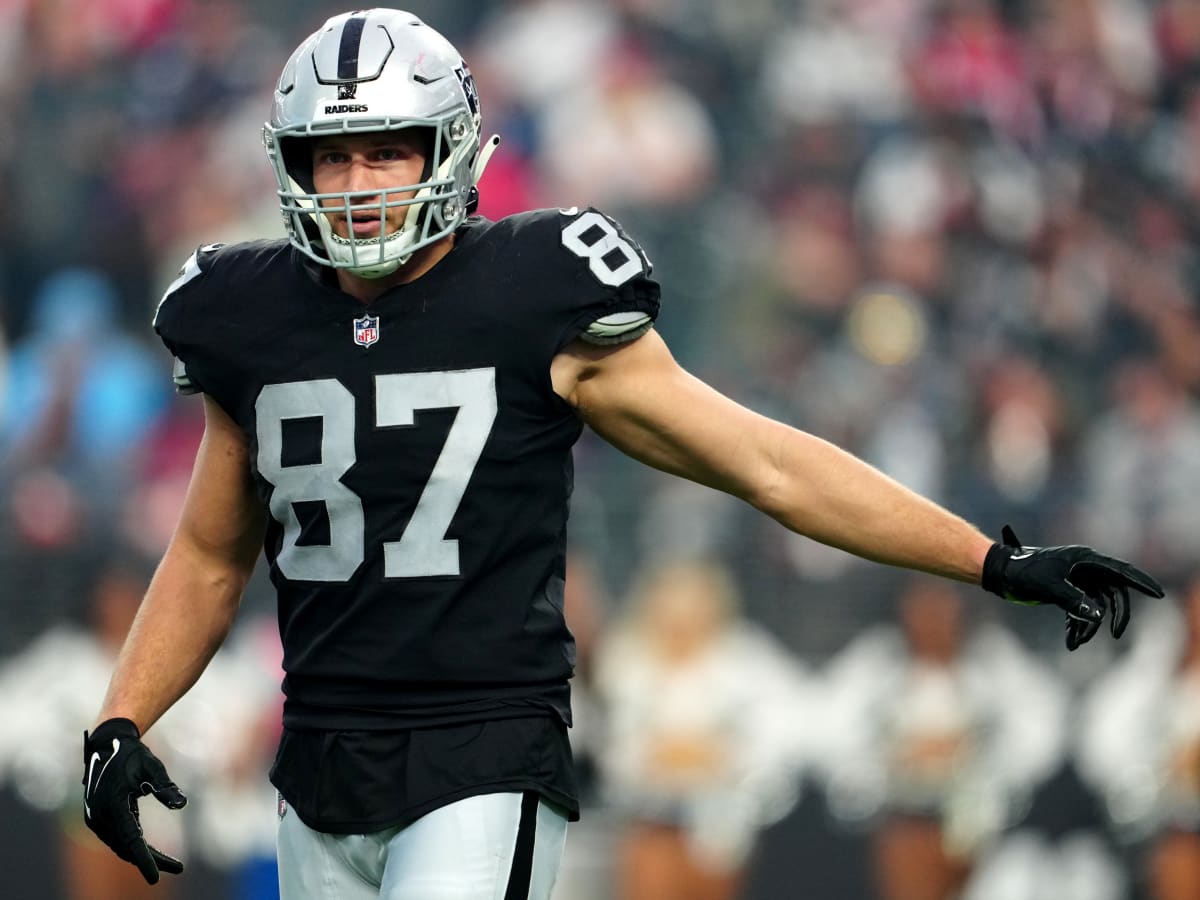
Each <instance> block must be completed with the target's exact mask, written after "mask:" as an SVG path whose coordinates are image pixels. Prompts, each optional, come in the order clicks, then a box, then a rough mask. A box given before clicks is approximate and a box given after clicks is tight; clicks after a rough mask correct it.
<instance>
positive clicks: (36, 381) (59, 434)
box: [0, 268, 169, 491]
mask: <svg viewBox="0 0 1200 900" xmlns="http://www.w3.org/2000/svg"><path fill="white" fill-rule="evenodd" d="M116 313H117V299H116V294H115V292H114V290H113V286H112V284H111V283H110V282H109V281H108V280H107V279H106V278H105V277H104V276H103V275H102V274H101V273H99V272H96V271H92V270H88V269H75V268H71V269H64V270H60V271H59V272H56V273H55V274H54V275H52V276H51V277H50V278H48V279H47V280H46V282H45V283H44V284H43V285H42V287H41V289H40V290H39V291H38V293H37V295H36V296H35V297H34V299H33V306H32V313H31V328H30V332H29V333H28V334H27V335H26V336H24V337H23V338H21V339H20V340H19V341H17V342H16V343H15V344H14V345H13V348H12V353H11V356H10V358H9V366H8V377H7V399H6V401H5V403H4V407H3V419H2V420H0V454H2V460H3V464H4V466H5V467H6V468H7V469H8V470H9V471H10V472H12V471H22V470H23V471H30V470H33V469H42V468H46V469H51V470H53V471H57V472H59V473H60V474H62V475H64V476H65V477H67V478H68V480H69V481H71V482H72V485H73V486H74V487H76V488H79V487H82V486H84V485H85V484H86V485H88V486H89V487H90V489H91V490H93V491H95V490H96V489H97V488H98V487H99V484H100V483H98V482H97V481H96V479H97V476H103V478H104V481H103V482H102V483H103V484H104V485H105V486H106V487H107V488H108V489H109V490H112V491H120V490H121V489H122V487H123V480H122V475H124V474H127V473H125V472H124V471H123V466H124V464H125V462H126V460H127V459H128V455H129V453H130V451H131V450H132V449H133V448H134V447H136V446H137V444H138V443H139V442H140V441H141V440H142V438H143V437H144V436H145V435H146V433H147V432H148V431H149V429H150V427H151V426H152V425H153V423H154V421H155V418H156V417H157V416H158V415H159V414H160V413H161V412H162V410H163V408H164V406H165V404H166V401H167V397H168V396H169V394H168V385H167V384H166V383H165V382H164V379H163V373H162V363H161V360H160V359H159V357H158V356H156V355H155V354H153V353H152V352H151V351H150V350H149V349H147V348H146V346H145V345H144V344H142V343H141V342H140V341H137V340H134V339H133V338H131V337H129V336H127V335H126V334H124V333H123V332H122V329H121V327H120V325H119V323H118V321H117V319H116Z"/></svg>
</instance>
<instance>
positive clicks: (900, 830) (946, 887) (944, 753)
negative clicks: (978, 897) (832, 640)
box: [817, 578, 1067, 900]
mask: <svg viewBox="0 0 1200 900" xmlns="http://www.w3.org/2000/svg"><path fill="white" fill-rule="evenodd" d="M965 615H966V613H965V610H964V607H963V600H962V597H961V596H960V595H959V593H958V591H957V590H956V589H955V588H954V587H953V586H951V585H947V584H943V583H941V582H937V583H935V582H933V581H932V580H928V579H925V578H918V579H915V580H913V581H912V582H911V583H910V585H909V587H908V588H907V589H906V590H905V592H904V594H903V595H902V596H901V598H900V607H899V622H898V624H897V625H895V626H892V625H879V626H876V627H874V628H871V629H868V630H867V631H866V632H865V633H864V634H862V635H861V636H860V637H858V638H856V639H855V640H854V641H853V642H852V643H851V644H850V645H849V646H847V647H846V648H845V650H843V651H842V652H841V653H840V654H838V655H837V656H836V657H835V658H834V659H833V660H832V661H831V662H830V664H829V665H828V667H827V669H826V671H825V678H824V681H823V690H822V698H823V699H822V707H823V710H824V714H823V716H822V717H821V720H820V722H821V725H822V727H821V728H820V730H819V734H820V753H819V756H818V759H817V766H818V769H819V771H820V772H821V774H822V781H823V783H824V785H825V792H826V796H827V799H828V802H829V804H830V807H831V809H832V811H833V812H834V814H835V815H836V816H837V817H838V818H840V819H842V820H843V821H845V822H854V821H856V820H857V821H868V820H869V821H872V822H874V823H875V825H874V829H875V833H874V848H873V865H874V872H875V881H876V884H877V888H878V891H879V896H880V898H881V900H951V898H955V897H957V896H958V895H959V892H961V891H962V889H963V888H964V886H965V885H966V884H967V882H968V880H969V878H970V876H971V874H972V871H973V869H974V867H975V864H976V861H977V860H978V858H979V857H980V856H981V854H983V853H984V851H986V850H987V849H988V847H989V845H990V844H991V843H992V842H993V841H994V840H995V839H996V837H997V836H998V835H999V834H1000V833H1001V832H1002V831H1003V830H1004V829H1005V828H1007V827H1009V826H1010V825H1012V824H1013V823H1014V822H1017V821H1019V820H1020V818H1021V816H1022V815H1023V813H1024V811H1025V810H1026V809H1027V808H1028V803H1029V800H1030V797H1031V795H1032V792H1033V791H1034V789H1035V788H1036V787H1037V786H1038V783H1039V781H1040V780H1042V779H1044V778H1045V777H1047V776H1048V775H1049V774H1050V773H1051V772H1053V770H1054V768H1055V766H1056V764H1057V763H1058V762H1059V760H1060V758H1061V756H1062V743H1063V741H1064V739H1065V730H1064V725H1065V723H1064V721H1063V716H1064V713H1065V710H1066V699H1067V697H1066V692H1065V688H1064V686H1063V685H1061V684H1060V683H1059V682H1058V681H1057V680H1056V679H1055V677H1054V676H1053V674H1052V672H1051V671H1050V670H1049V669H1048V668H1047V667H1046V666H1044V665H1042V664H1040V663H1038V662H1037V660H1036V659H1034V658H1033V657H1032V656H1031V655H1030V654H1029V653H1028V652H1026V651H1025V650H1024V649H1023V648H1022V647H1021V645H1020V644H1019V643H1018V642H1017V641H1016V640H1015V639H1014V638H1013V637H1011V636H1010V635H1009V634H1008V633H1006V632H1005V631H1004V630H1002V629H1001V628H999V627H998V626H996V625H992V624H986V625H976V626H974V627H971V624H970V622H969V620H967V619H966V618H965Z"/></svg>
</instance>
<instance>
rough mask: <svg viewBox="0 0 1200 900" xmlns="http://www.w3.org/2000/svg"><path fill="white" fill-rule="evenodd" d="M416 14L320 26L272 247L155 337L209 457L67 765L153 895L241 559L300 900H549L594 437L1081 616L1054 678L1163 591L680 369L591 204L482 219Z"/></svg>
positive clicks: (870, 544) (567, 805) (179, 297)
mask: <svg viewBox="0 0 1200 900" xmlns="http://www.w3.org/2000/svg"><path fill="white" fill-rule="evenodd" d="M480 127H481V116H480V105H479V97H478V94H477V92H476V89H475V84H474V81H473V79H472V77H471V73H470V71H469V69H468V68H467V65H466V63H465V62H464V61H463V59H462V57H461V56H460V55H459V53H458V52H457V51H456V50H455V49H454V48H453V47H452V46H451V45H450V44H449V43H448V42H447V41H446V40H445V39H444V38H443V37H442V36H441V35H439V34H438V33H437V32H435V31H434V30H433V29H431V28H430V27H429V26H427V25H425V24H424V23H422V22H421V21H420V20H419V19H417V18H416V17H415V16H413V15H410V14H409V13H405V12H401V11H399V10H392V9H373V10H367V11H356V12H353V13H346V14H343V15H339V16H335V17H333V18H331V19H329V21H327V22H326V23H325V24H324V25H322V26H321V28H320V29H319V30H317V31H316V32H315V33H314V34H313V35H311V36H310V37H309V38H307V39H306V40H305V41H304V42H303V43H302V44H301V45H300V47H299V48H298V49H297V50H296V51H295V52H294V53H293V54H292V56H291V58H290V59H289V60H288V62H287V64H286V66H285V67H284V70H283V73H282V76H281V77H280V79H279V83H278V85H277V87H276V89H275V96H274V106H273V109H272V112H271V117H270V121H269V123H268V124H267V125H266V127H265V129H264V132H263V138H264V142H265V144H266V151H267V156H268V157H269V159H270V162H271V164H272V166H273V167H274V170H275V175H276V178H277V180H278V195H279V203H280V209H281V211H282V213H283V221H284V224H285V226H286V230H287V235H288V237H287V239H286V240H282V239H281V240H264V241H260V242H255V243H247V244H239V245H235V246H220V245H208V246H204V247H201V248H200V249H198V250H197V251H196V252H195V253H194V254H193V255H192V256H191V258H189V259H188V260H187V262H186V263H185V264H184V266H183V269H182V271H181V272H180V274H179V277H178V278H177V279H176V280H175V281H174V283H173V284H171V285H170V286H169V287H168V289H167V291H166V294H165V296H164V297H163V299H162V301H161V303H160V304H159V308H158V311H157V314H156V317H155V322H154V327H155V330H156V331H157V332H158V334H159V335H160V336H161V338H162V339H163V341H164V342H165V343H166V345H167V347H168V348H169V349H170V351H171V352H172V354H173V355H174V357H175V359H176V365H175V376H174V377H175V382H176V384H177V385H178V387H179V389H180V390H182V391H184V392H199V393H202V394H203V397H204V401H203V402H204V408H205V414H206V429H205V434H204V439H203V441H202V443H201V445H200V448H199V451H198V455H197V459H196V463H195V470H194V474H193V477H192V483H191V488H190V490H189V492H188V495H187V499H186V502H185V504H184V508H183V510H182V513H181V518H180V521H179V524H178V528H177V531H176V533H175V535H174V538H173V540H172V541H171V544H170V546H169V548H168V549H167V551H166V553H165V555H164V557H163V559H162V561H161V564H160V566H159V568H158V571H157V574H156V575H155V577H154V580H153V583H152V585H151V586H150V588H149V591H148V593H147V596H146V598H145V600H144V602H143V604H142V606H141V609H140V612H139V613H138V616H137V620H136V622H135V624H134V626H133V628H132V630H131V632H130V635H129V637H128V640H127V642H126V644H125V646H124V649H123V651H122V653H121V656H120V658H119V660H118V662H117V665H116V669H115V672H114V674H113V678H112V681H111V684H110V686H109V689H108V693H107V696H106V698H105V701H104V704H103V707H102V709H101V711H100V715H99V718H98V724H97V725H96V726H95V728H93V729H92V730H91V732H90V733H88V734H86V735H85V740H84V764H85V765H84V786H85V803H84V813H85V818H86V821H87V823H88V825H89V826H90V827H91V828H92V830H93V831H95V832H96V834H97V835H99V836H100V837H101V839H103V840H104V841H105V842H106V843H107V844H108V845H109V846H110V847H111V848H112V849H113V850H114V851H115V852H116V853H117V854H118V855H120V856H121V857H122V858H124V859H126V860H128V861H130V862H132V863H134V864H135V865H137V866H138V867H139V868H140V870H141V871H142V873H143V875H144V876H145V877H146V879H147V880H148V881H151V882H154V881H156V880H157V879H158V878H159V873H160V872H169V873H178V872H180V871H181V870H182V868H183V867H182V864H181V862H180V861H179V860H177V859H174V858H172V857H170V856H167V855H166V854H164V853H161V852H160V851H158V850H156V849H155V848H154V847H152V846H150V845H149V844H148V843H147V842H146V840H145V837H144V836H143V834H142V831H141V827H140V825H139V822H138V815H137V810H138V807H137V803H138V799H139V798H140V797H141V796H144V795H147V794H153V795H154V797H155V798H156V799H157V800H158V801H160V802H161V803H163V804H165V805H166V806H168V807H170V808H179V807H182V806H183V805H184V803H185V802H186V799H185V797H184V795H183V794H182V793H181V791H180V790H179V788H178V787H176V786H175V785H174V784H173V783H172V782H171V780H170V778H169V776H168V775H167V773H166V771H165V770H164V768H163V766H162V764H161V763H160V762H159V761H158V760H157V759H156V758H155V757H154V755H153V754H152V753H151V751H150V750H149V749H147V747H146V745H145V744H143V743H142V735H143V734H144V733H145V732H146V731H147V730H148V729H149V728H150V727H151V726H152V725H153V724H154V722H155V721H156V720H157V719H158V718H159V717H160V716H161V715H162V714H163V712H164V711H165V710H166V709H167V708H168V707H170V706H171V705H172V704H173V703H174V702H175V701H176V700H178V699H179V698H180V696H181V695H183V694H184V693H185V692H186V691H187V690H188V688H189V687H190V686H191V685H192V684H193V683H194V682H195V680H196V679H197V677H198V676H199V675H200V673H201V671H202V670H203V669H204V668H205V666H206V664H207V663H208V661H209V660H210V659H211V658H212V656H213V654H214V653H215V651H216V650H217V648H218V646H219V645H220V644H221V642H222V640H223V639H224V638H225V636H226V634H227V633H228V631H229V629H230V626H231V624H232V623H233V620H234V616H235V614H236V612H237V609H238V603H239V599H240V597H241V594H242V591H243V588H244V586H245V584H246V581H247V579H248V577H249V576H250V573H251V570H252V568H253V567H254V565H255V562H256V560H257V558H258V555H259V553H260V552H263V553H264V554H265V556H266V560H267V562H268V563H269V565H270V573H271V578H272V580H273V583H274V585H275V588H276V591H277V595H278V612H279V627H280V630H281V634H282V640H283V647H284V669H285V679H284V682H283V691H284V694H285V707H284V714H283V716H284V721H283V725H284V730H283V735H282V738H281V740H280V744H279V748H278V752H277V756H276V759H275V763H274V765H273V767H272V770H271V781H272V783H273V784H274V785H275V786H276V787H277V788H278V791H279V795H280V804H279V809H280V823H279V871H280V878H281V891H282V897H283V898H284V900H299V898H308V900H312V898H340V900H350V898H377V897H383V898H387V900H400V898H414V900H415V898H429V897H443V898H451V897H453V898H462V900H473V898H479V900H483V898H499V897H504V898H508V900H513V898H518V897H519V898H539V900H545V898H547V897H548V896H549V894H550V890H551V886H552V884H553V882H554V879H555V875H556V872H557V869H558V865H559V858H560V853H561V850H562V847H563V841H564V836H565V832H566V827H567V822H568V821H569V820H572V819H574V818H576V817H577V816H578V811H579V810H578V801H577V799H576V789H575V782H574V776H573V772H572V761H571V751H570V747H569V744H568V740H567V726H568V725H569V724H570V721H571V713H570V705H569V688H568V679H569V678H570V677H571V674H572V666H573V655H574V648H573V643H572V638H571V635H570V633H569V632H568V630H567V628H566V626H565V624H564V621H563V612H562V602H563V575H564V553H565V534H566V524H567V507H568V501H569V498H570V493H571V480H572V469H571V446H572V444H573V443H574V442H575V441H576V439H577V438H578V437H579V435H580V432H581V429H582V427H583V425H584V424H587V425H589V426H590V427H591V428H593V429H594V430H595V431H596V432H597V433H598V434H600V435H601V436H603V437H604V438H606V439H607V440H608V441H610V442H611V443H613V444H614V445H615V446H617V447H618V448H620V449H621V450H623V451H624V452H626V453H628V454H630V455H631V456H633V457H635V458H637V459H639V460H641V461H643V462H645V463H647V464H649V465H651V466H654V467H657V468H658V469H661V470H663V471H666V472H669V473H672V474H675V475H679V476H683V477H685V478H689V479H692V480H694V481H697V482H700V483H702V484H706V485H709V486H711V487H713V488H716V489H718V490H722V491H726V492H728V493H730V494H733V495H735V496H737V497H740V498H742V499H743V500H745V501H746V502H748V503H750V504H752V505H753V506H755V507H756V508H758V509H760V510H762V511H763V512H765V513H766V514H768V515H770V516H772V517H773V518H775V519H776V520H778V521H779V522H780V523H781V524H782V525H784V526H786V527H788V528H790V529H793V530H794V531H797V532H799V533H801V534H804V535H807V536H809V537H811V538H814V539H816V540H818V541H822V542H824V543H826V544H830V545H832V546H835V547H840V548H842V549H844V550H847V551H849V552H851V553H855V554H858V555H859V556H863V557H867V558H869V559H873V560H877V561H879V562H881V563H887V564H890V565H894V566H903V567H908V568H912V569H918V570H923V571H925V572H930V573H935V574H938V575H942V576H945V577H948V578H955V579H959V580H961V581H965V582H972V583H982V585H983V587H985V588H987V589H988V590H990V591H992V592H994V593H997V594H999V595H1001V596H1004V597H1008V598H1009V599H1012V600H1017V601H1020V602H1023V603H1030V604H1054V605H1056V606H1059V607H1061V608H1062V609H1063V610H1065V613H1066V623H1067V625H1066V627H1067V644H1068V646H1069V647H1071V648H1072V649H1073V648H1075V647H1077V646H1078V645H1079V644H1082V643H1083V642H1085V641H1087V640H1088V639H1090V638H1091V637H1092V635H1093V634H1094V633H1095V632H1096V630H1097V629H1098V628H1099V627H1100V623H1101V621H1102V619H1103V618H1104V617H1105V615H1106V614H1107V615H1108V617H1109V620H1110V623H1111V629H1112V633H1113V635H1114V636H1120V634H1121V632H1122V631H1123V630H1124V628H1125V625H1126V622H1127V620H1128V615H1129V606H1128V594H1127V591H1128V589H1129V588H1135V589H1137V590H1140V591H1143V592H1145V593H1148V594H1153V595H1159V594H1161V590H1160V588H1159V587H1158V585H1157V584H1156V583H1155V582H1154V580H1153V579H1152V578H1150V577H1149V576H1148V575H1146V574H1144V573H1142V572H1140V571H1138V570H1137V569H1135V568H1133V567H1132V566H1130V565H1128V564H1126V563H1124V562H1121V561H1118V560H1115V559H1111V558H1108V557H1105V556H1101V555H1099V554H1097V553H1095V552H1094V551H1092V550H1090V549H1088V548H1085V547H1078V546H1071V547H1051V548H1031V547H1022V546H1020V545H1019V543H1018V542H1017V541H1016V540H1015V538H1014V537H1013V536H1012V535H1011V533H1007V534H1006V535H1005V540H1004V541H1003V542H1001V543H993V542H992V541H991V540H989V539H988V538H986V537H985V536H984V535H983V534H982V533H981V532H980V531H978V530H977V529H976V528H975V527H973V526H972V525H970V524H968V523H967V522H965V521H963V520H962V519H960V518H959V517H957V516H955V515H953V514H951V513H949V512H947V511H946V510H944V509H942V508H940V507H938V506H936V505H935V504H933V503H932V502H930V501H928V500H926V499H923V498H921V497H919V496H917V495H915V494H913V493H911V492H910V491H908V490H906V489H905V488H903V487H901V486H900V485H899V484H897V483H895V482H893V481H892V480H890V479H889V478H887V477H885V476H884V475H882V474H881V473H880V472H878V471H876V470H874V469H872V468H870V467H869V466H867V465H866V464H864V463H863V462H860V461H859V460H857V459H856V458H854V457H853V456H851V455H849V454H847V453H845V452H843V451H841V450H839V449H838V448H837V447H835V446H833V445H832V444H830V443H827V442H825V441H823V440H821V439H819V438H817V437H814V436H812V435H809V434H806V433H803V432H801V431H798V430H796V429H793V428H790V427H788V426H786V425H783V424H780V423H779V422H775V421H772V420H770V419H767V418H765V417H763V416H760V415H757V414H755V413H754V412H751V411H750V410H748V409H745V408H743V407H741V406H738V405H737V404H736V403H734V402H732V401H731V400H729V399H727V398H725V397H724V396H722V395H721V394H719V393H717V392H716V391H715V390H713V389H712V388H710V387H708V386H706V385H705V384H703V383H702V382H700V381H699V380H697V379H696V378H694V377H693V376H691V375H690V374H688V373H687V372H686V371H684V370H683V369H682V368H680V367H679V365H677V364H676V362H675V361H674V359H673V358H672V356H671V353H670V352H669V350H668V349H667V347H666V345H665V344H664V343H663V341H662V339H661V338H660V337H659V335H658V333H657V332H656V331H655V330H654V329H653V322H654V319H655V317H656V315H657V313H658V309H659V286H658V284H657V283H656V282H655V281H654V279H653V278H652V277H651V266H650V263H649V261H648V260H647V258H646V254H645V253H643V251H642V249H641V248H640V247H639V246H638V244H637V243H636V241H635V240H634V239H633V238H632V237H630V236H629V235H628V234H626V233H625V232H624V231H623V230H622V229H621V227H620V225H618V224H617V223H616V222H615V221H613V220H612V219H611V218H609V217H608V216H606V215H604V214H603V213H602V212H599V211H597V210H595V209H558V210H539V211H535V212H529V213H523V214H520V215H516V216H513V217H511V218H507V219H504V220H502V221H499V222H490V221H487V220H485V219H482V218H480V217H477V216H473V215H472V212H473V209H474V207H475V205H476V202H477V197H478V195H477V192H476V184H477V182H478V181H479V177H480V175H481V174H482V172H483V169H484V166H485V165H486V164H487V160H488V157H489V156H490V154H491V152H492V151H493V150H494V149H495V147H496V144H497V142H498V138H496V137H491V138H489V139H487V140H483V139H482V132H481V131H480Z"/></svg>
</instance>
